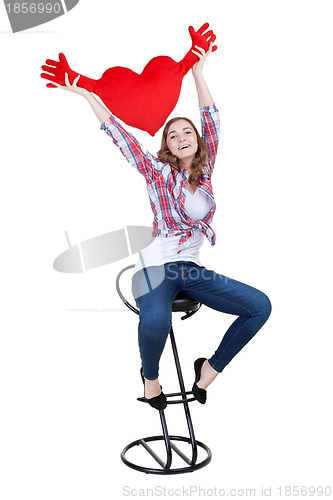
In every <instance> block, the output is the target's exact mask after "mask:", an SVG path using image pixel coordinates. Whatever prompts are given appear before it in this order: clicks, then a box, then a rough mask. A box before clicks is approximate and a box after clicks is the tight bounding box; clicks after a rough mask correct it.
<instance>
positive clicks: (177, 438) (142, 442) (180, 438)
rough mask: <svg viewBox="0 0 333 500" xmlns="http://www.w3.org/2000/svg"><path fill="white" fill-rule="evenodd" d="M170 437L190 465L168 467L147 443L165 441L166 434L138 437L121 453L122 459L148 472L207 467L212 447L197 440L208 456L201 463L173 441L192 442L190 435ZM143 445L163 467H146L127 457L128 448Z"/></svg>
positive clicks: (174, 472)
mask: <svg viewBox="0 0 333 500" xmlns="http://www.w3.org/2000/svg"><path fill="white" fill-rule="evenodd" d="M169 438H170V446H171V448H172V449H173V451H175V452H176V453H177V455H178V456H180V457H181V458H182V459H183V460H184V462H186V463H187V464H188V465H187V466H186V467H177V468H173V469H172V468H170V467H168V466H167V465H166V464H165V463H164V461H163V460H162V459H161V458H160V457H159V456H158V455H157V453H155V451H154V450H153V449H152V448H151V447H150V446H149V445H148V444H147V443H149V442H151V441H164V439H165V438H164V436H149V437H146V438H143V439H137V440H136V441H133V442H132V443H130V444H128V445H127V446H126V447H125V448H124V449H123V451H122V453H121V455H120V456H121V459H122V461H123V462H124V464H126V465H127V466H128V467H131V468H132V469H135V470H138V471H140V472H145V473H146V474H183V473H184V472H193V471H195V470H197V469H201V468H202V467H205V466H206V465H207V464H209V462H210V461H211V459H212V453H211V451H210V449H209V448H208V446H207V445H205V444H204V443H201V442H200V441H196V444H197V446H199V447H200V448H202V449H203V450H204V451H205V452H206V454H207V456H206V458H205V459H204V460H203V461H202V462H199V463H192V461H191V460H190V459H189V458H188V457H187V456H186V455H185V454H184V453H183V452H182V451H181V450H180V449H179V448H178V447H177V446H176V445H175V444H174V443H173V442H172V441H183V442H185V443H188V444H191V440H190V439H189V438H188V437H184V436H169ZM140 445H141V446H142V447H143V448H144V449H145V450H146V451H147V452H148V453H149V454H150V455H151V456H152V457H153V458H154V459H155V460H156V462H157V463H158V464H159V465H160V467H161V468H159V469H157V468H156V469H155V468H153V467H145V466H142V465H137V464H134V463H133V462H130V461H129V460H128V459H127V458H126V456H125V455H126V453H127V451H128V450H130V449H131V448H133V447H134V446H140Z"/></svg>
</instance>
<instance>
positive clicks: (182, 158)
mask: <svg viewBox="0 0 333 500" xmlns="http://www.w3.org/2000/svg"><path fill="white" fill-rule="evenodd" d="M170 129H172V130H171V131H170ZM208 155H209V151H208V148H207V146H206V144H205V142H204V140H203V139H202V138H201V136H200V134H199V132H198V130H197V128H196V126H195V125H194V123H193V122H192V121H191V120H189V119H188V118H184V117H176V118H172V119H171V120H169V121H168V123H167V124H166V125H165V127H164V130H163V135H162V141H161V149H160V150H159V151H158V153H157V156H158V158H159V159H160V160H162V161H165V162H167V163H169V165H171V167H174V168H175V169H176V170H177V171H178V172H180V171H181V168H185V169H186V170H187V171H188V172H189V179H188V182H189V186H188V190H189V191H190V192H192V191H195V186H197V185H199V180H200V177H201V176H202V175H204V174H206V173H207V160H208ZM191 185H193V188H192V189H191V187H190V186H191Z"/></svg>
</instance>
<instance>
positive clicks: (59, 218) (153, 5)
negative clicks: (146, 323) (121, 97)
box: [0, 0, 333, 500]
mask: <svg viewBox="0 0 333 500" xmlns="http://www.w3.org/2000/svg"><path fill="white" fill-rule="evenodd" d="M0 15H1V24H0V31H1V33H0V44H1V73H2V76H1V93H0V99H1V101H0V109H1V136H0V137H1V182H0V186H1V187H0V189H1V196H0V200H1V201H0V203H1V235H2V238H1V240H2V243H1V305H2V313H1V322H2V325H1V349H0V375H1V376H0V380H1V389H0V391H1V392H0V401H1V414H0V433H1V443H0V449H1V452H0V453H1V474H2V478H1V484H0V490H1V491H0V492H1V498H2V499H3V500H12V499H15V500H24V499H26V498H34V499H35V500H37V499H38V500H39V499H43V500H44V499H47V500H53V499H57V500H58V499H60V498H61V499H62V500H67V499H68V500H69V499H70V500H74V499H80V500H86V499H89V500H90V499H99V500H104V499H110V498H113V497H116V498H121V497H123V493H124V490H123V488H124V487H125V486H128V487H129V489H130V490H131V493H132V496H134V495H135V493H136V494H137V495H139V493H140V491H139V489H140V488H155V487H156V486H160V487H166V488H167V489H170V488H173V489H174V490H173V491H166V492H165V495H167V496H172V495H173V496H175V495H176V494H177V491H176V489H177V488H182V487H184V488H190V486H192V488H194V487H197V488H199V487H201V488H203V489H205V490H204V491H205V492H206V496H208V495H209V492H210V491H211V495H212V494H213V493H212V492H213V490H212V489H213V488H217V490H218V489H221V488H225V490H226V492H229V488H235V489H240V488H243V489H246V488H255V489H256V496H257V497H259V496H261V488H262V486H264V487H265V488H268V487H269V486H272V496H274V495H275V497H278V490H277V487H278V486H280V485H281V486H283V487H284V485H290V486H292V485H305V486H310V485H314V486H318V485H324V486H325V485H328V484H332V475H331V470H332V460H331V459H332V433H331V422H332V409H331V408H332V407H331V399H332V385H331V380H332V362H331V358H332V326H331V312H332V305H331V304H332V302H331V290H332V286H331V282H332V272H331V252H332V249H330V246H331V241H330V240H331V238H330V233H331V226H332V224H331V218H332V207H331V203H330V202H331V197H332V195H331V176H330V170H331V169H332V112H333V99H332V84H333V81H332V80H333V79H332V44H333V32H332V3H331V2H330V1H323V0H316V1H306V0H304V1H298V0H288V1H286V0H282V1H281V0H280V1H279V2H277V1H271V0H265V1H264V0H262V1H259V0H251V1H246V0H228V1H223V0H222V1H217V0H206V1H205V2H199V1H197V0H192V1H191V2H179V1H174V0H171V1H168V2H163V4H162V3H160V2H155V1H144V0H143V1H140V2H138V1H128V0H125V1H124V2H122V3H119V2H113V1H110V0H99V1H98V2H93V1H89V0H81V1H80V3H79V4H78V6H76V7H75V9H73V10H72V11H70V12H69V13H68V14H67V15H65V16H62V17H60V18H59V19H56V20H54V21H52V22H50V23H48V24H46V25H43V26H39V27H37V28H34V29H31V30H28V31H25V32H22V33H17V34H12V33H11V31H10V26H9V23H8V20H7V17H6V12H5V9H4V6H3V5H2V4H1V5H0ZM205 21H209V22H210V24H211V27H212V28H213V29H214V31H215V33H216V34H217V37H218V39H217V43H218V46H219V49H218V51H217V52H215V53H214V54H212V55H211V56H210V58H209V59H208V61H207V64H206V68H205V76H206V79H207V81H208V83H209V86H210V88H211V91H212V94H213V96H214V98H215V100H216V103H217V104H218V106H219V109H220V113H221V117H222V133H221V145H220V150H219V154H218V158H217V162H216V167H215V173H214V192H215V196H216V202H217V212H216V215H215V218H214V221H213V224H212V226H213V228H214V230H215V231H216V233H217V243H216V245H215V247H211V246H210V245H209V243H208V242H205V245H204V247H203V250H202V254H201V257H202V262H203V264H204V265H206V267H208V268H211V269H214V270H215V271H216V272H219V273H222V274H225V275H227V276H230V277H232V278H235V279H238V280H240V281H243V282H245V283H248V284H251V285H252V286H255V287H257V288H259V289H260V290H262V291H264V292H265V293H267V295H268V296H269V297H270V299H271V302H272V305H273V312H272V315H271V317H270V319H269V321H268V322H267V324H266V325H265V326H264V327H263V329H262V330H261V331H260V332H259V333H258V334H257V336H256V337H255V338H254V339H253V340H252V341H251V342H250V344H248V345H247V346H246V348H244V350H243V351H241V352H240V353H239V355H238V356H237V357H236V358H235V359H234V360H233V361H232V363H230V365H229V366H228V367H227V368H226V369H225V371H224V373H223V374H222V375H220V376H219V377H218V378H217V380H216V381H215V382H214V384H213V385H212V386H211V387H210V388H209V390H208V401H207V404H206V405H205V406H201V405H199V404H197V403H193V404H192V406H191V410H192V417H193V422H194V426H195V430H196V437H197V439H199V440H200V441H203V442H204V443H207V444H208V445H209V446H210V447H211V449H212V453H213V459H212V462H211V464H210V465H209V466H207V467H206V468H204V469H202V470H199V471H197V472H195V473H193V474H185V475H179V476H169V477H166V476H165V477H159V476H154V475H148V476H147V475H146V474H142V473H140V472H137V471H134V470H132V469H129V468H127V467H126V466H125V465H124V464H123V463H122V462H121V460H120V458H119V456H120V452H121V450H122V449H123V447H124V446H125V445H126V444H127V443H129V442H130V441H133V440H134V439H137V438H141V437H144V436H148V435H151V434H159V433H160V429H159V418H158V414H157V412H154V410H152V409H151V408H150V407H148V405H143V404H140V403H138V402H137V401H136V397H137V396H140V395H142V393H143V387H142V382H141V380H140V377H139V367H140V360H139V354H138V347H137V316H135V315H134V314H132V313H131V312H130V311H128V310H126V308H125V306H123V304H122V303H121V301H120V299H119V298H118V296H117V293H116V290H115V277H116V275H117V273H118V272H119V270H120V269H122V268H123V267H125V265H128V264H131V263H135V262H136V256H133V257H131V258H128V259H126V260H124V261H121V262H117V263H114V264H111V265H109V266H107V267H104V268H99V269H96V270H92V271H89V272H88V273H85V274H79V275H74V274H62V273H57V272H56V271H54V270H53V268H52V263H53V260H54V259H55V257H56V256H57V255H58V254H59V253H61V252H63V251H64V250H65V249H66V246H67V242H66V239H65V236H64V231H68V234H69V237H70V239H71V242H72V244H75V243H78V242H80V241H83V240H86V239H89V238H92V237H94V236H97V235H99V234H102V233H106V232H109V231H113V230H116V229H119V228H122V227H123V226H125V225H151V224H152V216H151V212H150V207H149V202H148V197H147V194H146V189H145V183H144V179H143V178H141V177H140V176H139V175H138V174H137V172H136V171H135V170H133V169H131V167H130V166H129V165H128V164H127V163H126V161H125V160H124V159H123V157H122V155H121V154H120V153H119V151H118V150H117V148H116V147H114V146H113V144H112V141H111V140H110V139H109V138H108V137H107V136H106V135H105V134H104V133H102V132H101V131H100V130H99V123H98V121H97V120H96V118H95V117H94V115H93V114H92V112H91V110H90V108H89V106H88V105H87V104H86V103H85V102H84V101H83V99H81V97H78V96H74V95H72V94H70V93H66V92H62V91H60V90H57V89H46V87H45V82H44V80H41V78H40V76H39V75H40V72H41V69H40V66H41V65H42V64H43V63H44V61H45V59H47V58H52V59H55V58H56V57H57V54H58V53H59V52H60V51H62V52H64V53H65V54H66V56H67V58H68V61H69V63H70V65H71V67H72V68H73V69H74V70H76V71H78V72H80V73H82V74H84V75H86V76H90V77H93V78H98V77H99V76H100V75H101V74H102V73H103V72H104V71H105V70H106V69H107V68H109V67H112V66H117V65H121V66H127V67H130V68H131V69H133V70H135V71H137V72H141V71H142V69H143V67H144V66H145V64H146V63H147V62H148V61H149V60H150V59H151V58H152V57H154V56H157V55H162V54H163V55H169V56H171V57H173V58H174V59H175V60H180V59H182V57H183V56H184V55H185V53H186V52H187V50H188V49H189V47H190V37H189V35H188V32H187V28H188V26H189V25H193V26H194V27H195V28H196V29H198V28H199V27H200V26H201V24H203V22H205ZM196 99H197V98H196V93H195V88H194V83H193V79H192V76H191V73H189V74H188V75H187V76H186V77H185V79H184V82H183V88H182V93H181V97H180V100H179V102H178V105H177V107H176V109H175V111H174V113H173V114H174V115H185V116H189V117H192V118H193V119H194V120H196V123H198V111H197V100H196ZM132 131H133V130H132ZM134 133H135V135H136V136H137V138H138V139H139V140H140V141H141V142H142V143H143V144H144V145H145V147H146V148H147V149H149V150H150V151H151V152H152V153H155V152H156V151H157V150H158V149H159V142H160V132H159V133H158V134H157V135H156V136H155V137H154V138H152V137H150V136H149V135H148V134H147V133H145V132H140V131H137V130H134ZM89 309H90V311H89ZM233 319H234V318H232V317H230V316H227V315H222V314H221V313H218V312H216V311H213V310H209V309H208V308H204V307H202V309H201V311H200V312H199V313H198V314H197V315H196V316H195V317H193V318H191V319H189V320H188V321H186V322H181V321H180V319H179V315H178V316H177V317H175V319H174V323H175V325H174V326H175V331H176V336H177V339H178V349H179V352H180V357H181V361H182V365H183V373H184V378H185V381H186V385H187V386H188V387H189V388H190V387H191V386H192V383H193V378H194V373H193V360H194V359H196V358H197V357H200V356H210V355H211V354H212V353H213V352H214V350H215V348H216V347H217V345H218V343H219V342H220V339H221V337H222V335H223V332H224V331H225V330H226V328H227V327H228V325H229V324H230V323H231V321H232V320H233ZM160 380H161V383H162V385H163V390H164V392H172V391H173V390H175V389H176V379H175V375H174V367H173V365H172V359H171V358H170V346H169V344H167V348H166V350H165V353H164V355H163V358H162V361H161V369H160ZM166 414H167V416H168V417H169V420H168V422H169V430H170V432H171V433H174V434H181V433H184V432H185V433H186V429H185V427H184V424H183V422H182V420H181V418H182V415H181V413H180V408H175V407H168V408H167V410H166ZM209 489H211V490H209ZM126 491H128V490H126ZM191 492H192V498H195V497H198V498H199V492H197V493H196V494H195V493H193V492H194V490H193V489H192V490H191ZM143 493H146V496H147V495H148V493H149V492H147V491H146V490H142V491H141V494H143ZM155 493H156V494H157V490H155ZM150 495H152V493H151V492H150ZM203 496H204V493H203V491H202V492H201V497H203ZM240 496H245V493H244V494H243V495H242V492H240ZM284 496H285V495H284V493H282V497H284Z"/></svg>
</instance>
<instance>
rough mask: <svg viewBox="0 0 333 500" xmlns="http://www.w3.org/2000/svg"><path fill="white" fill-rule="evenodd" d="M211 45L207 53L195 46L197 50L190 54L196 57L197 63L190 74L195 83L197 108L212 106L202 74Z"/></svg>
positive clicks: (211, 44)
mask: <svg viewBox="0 0 333 500" xmlns="http://www.w3.org/2000/svg"><path fill="white" fill-rule="evenodd" d="M212 47H213V43H210V46H209V49H208V51H207V52H205V51H204V49H202V48H201V47H199V46H198V45H195V48H196V49H197V50H193V49H192V52H193V53H194V54H195V55H197V56H198V58H199V61H198V62H197V63H196V64H195V65H194V66H193V68H192V74H193V77H194V81H195V86H196V88H197V93H198V100H199V106H212V105H213V104H214V99H213V97H212V95H211V93H210V91H209V88H208V86H207V83H206V80H205V79H204V76H203V74H202V70H203V67H204V64H205V61H206V59H207V57H208V56H209V54H210V53H211V52H212Z"/></svg>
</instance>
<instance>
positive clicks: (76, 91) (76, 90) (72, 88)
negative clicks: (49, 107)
mask: <svg viewBox="0 0 333 500" xmlns="http://www.w3.org/2000/svg"><path fill="white" fill-rule="evenodd" d="M79 78H80V75H78V76H77V77H76V78H75V80H74V81H73V83H72V84H70V82H69V78H68V73H65V84H66V85H60V84H59V83H56V82H53V85H55V86H56V87H57V88H58V89H63V90H69V91H70V92H73V93H74V94H78V95H82V96H83V97H87V95H88V94H90V92H88V90H86V89H83V88H82V87H78V86H77V82H78V81H79Z"/></svg>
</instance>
